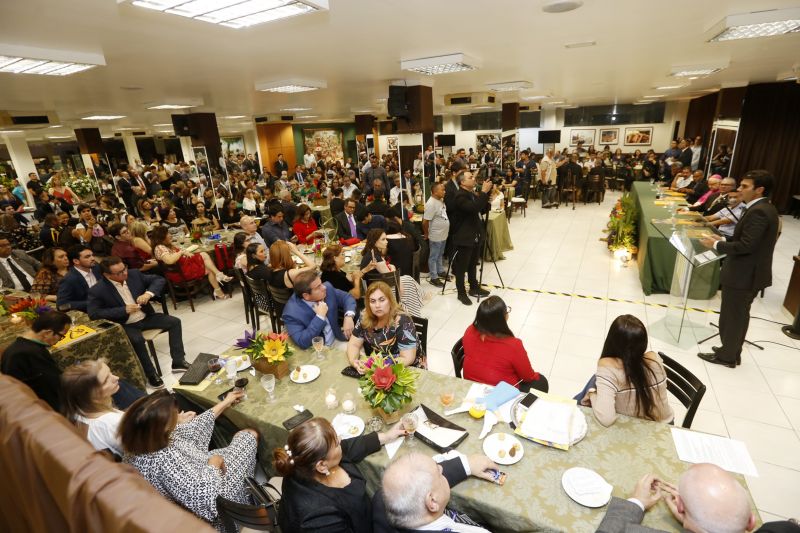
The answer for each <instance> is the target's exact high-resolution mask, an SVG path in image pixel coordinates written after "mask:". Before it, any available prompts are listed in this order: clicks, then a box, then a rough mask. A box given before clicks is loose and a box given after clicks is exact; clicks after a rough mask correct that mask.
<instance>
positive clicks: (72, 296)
mask: <svg viewBox="0 0 800 533" xmlns="http://www.w3.org/2000/svg"><path fill="white" fill-rule="evenodd" d="M92 272H93V273H94V277H95V279H97V281H98V282H99V281H100V280H101V279H103V275H102V274H101V273H100V267H99V266H95V267H94V268H93V269H92ZM88 302H89V285H88V284H87V283H86V279H84V277H83V274H81V273H80V272H78V269H76V268H75V267H72V268H70V269H69V272H67V275H66V276H64V279H62V280H61V283H59V284H58V296H57V297H56V303H57V304H58V306H59V307H61V306H62V305H68V306H69V308H70V309H77V310H79V311H83V312H84V313H85V312H86V307H87V305H88Z"/></svg>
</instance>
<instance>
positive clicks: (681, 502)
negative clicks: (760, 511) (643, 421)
mask: <svg viewBox="0 0 800 533" xmlns="http://www.w3.org/2000/svg"><path fill="white" fill-rule="evenodd" d="M662 498H663V499H664V502H665V503H666V504H667V507H668V508H669V510H670V511H671V512H672V516H674V517H675V520H677V521H678V523H679V524H680V525H681V531H684V532H688V533H706V532H712V531H713V532H725V533H745V532H746V531H752V530H753V529H754V528H755V525H756V517H755V515H753V512H752V510H751V509H750V498H749V496H748V494H747V490H745V488H744V487H742V485H741V484H740V483H738V482H737V481H736V479H734V477H733V476H732V475H731V474H729V473H728V472H726V471H725V470H723V469H721V468H720V467H718V466H716V465H712V464H708V463H699V464H695V465H692V466H690V467H689V469H688V470H686V472H684V473H683V474H682V475H681V478H680V480H679V482H678V486H677V487H676V486H675V485H673V484H672V483H669V482H668V481H665V480H662V479H658V478H656V477H655V476H654V475H653V474H649V475H646V476H644V477H643V478H642V479H640V480H639V482H638V483H637V484H636V487H635V488H634V490H633V494H632V495H631V497H630V498H629V499H627V500H623V499H621V498H617V497H614V498H612V499H611V503H610V504H609V506H608V509H607V510H606V514H605V516H604V518H603V521H602V522H601V523H600V525H599V526H598V528H597V533H625V532H634V531H636V532H638V531H641V532H645V531H647V532H651V533H664V532H663V531H662V530H656V529H651V528H647V527H644V526H640V525H639V524H641V522H642V519H643V518H644V514H645V513H646V512H647V511H648V510H649V509H651V508H652V507H653V506H654V505H655V504H657V503H658V501H659V500H660V499H662ZM798 532H800V527H798V525H797V524H796V523H792V522H791V521H776V522H768V523H765V524H763V525H762V526H761V527H760V528H758V530H757V531H756V533H798Z"/></svg>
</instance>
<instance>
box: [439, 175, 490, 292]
mask: <svg viewBox="0 0 800 533" xmlns="http://www.w3.org/2000/svg"><path fill="white" fill-rule="evenodd" d="M457 181H458V187H459V189H458V192H457V193H456V194H455V197H454V199H453V204H452V205H453V210H452V211H453V215H452V218H453V223H452V225H451V227H453V228H456V230H455V231H454V232H453V235H452V239H453V248H454V249H455V255H454V256H453V273H454V274H455V277H456V287H457V289H458V301H460V302H461V303H462V304H464V305H472V300H470V298H469V296H488V295H489V291H486V290H484V289H481V287H480V284H479V283H478V276H477V268H478V257H479V254H480V252H481V249H482V246H483V240H484V239H485V238H486V233H485V229H484V223H483V221H482V220H481V214H482V213H484V212H486V210H487V208H488V206H489V197H488V194H487V193H488V192H489V191H490V190H491V189H492V182H491V181H490V180H486V181H484V182H483V185H482V186H481V190H480V192H475V177H474V176H473V174H472V172H469V171H465V172H462V173H461V174H459V175H458V178H457ZM449 212H450V209H448V213H449ZM465 273H466V274H467V276H468V277H469V286H470V289H469V295H467V290H466V287H465V285H464V274H465Z"/></svg>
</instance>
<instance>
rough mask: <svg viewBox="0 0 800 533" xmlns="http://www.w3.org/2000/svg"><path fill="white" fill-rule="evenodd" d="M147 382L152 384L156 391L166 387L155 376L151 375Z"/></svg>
mask: <svg viewBox="0 0 800 533" xmlns="http://www.w3.org/2000/svg"><path fill="white" fill-rule="evenodd" d="M147 382H148V383H149V384H150V386H151V387H153V388H154V389H160V388H163V387H164V382H163V381H161V378H160V377H158V376H157V375H155V374H151V375H149V376H147Z"/></svg>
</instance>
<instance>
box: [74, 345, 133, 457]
mask: <svg viewBox="0 0 800 533" xmlns="http://www.w3.org/2000/svg"><path fill="white" fill-rule="evenodd" d="M117 391H119V378H118V377H117V376H115V375H114V374H113V373H112V372H111V369H110V368H108V365H107V364H106V362H105V360H103V359H97V360H87V361H81V362H79V363H77V364H75V365H72V366H70V367H69V368H67V369H66V370H64V373H63V374H61V404H62V411H63V413H64V416H65V417H66V418H67V420H69V421H70V422H72V423H73V424H83V425H85V426H86V429H87V432H86V437H87V438H88V439H89V442H91V443H92V446H94V448H95V449H96V450H100V451H102V450H110V451H112V452H113V453H114V454H116V455H118V456H122V446H120V443H119V435H118V434H117V430H118V429H119V423H120V421H121V420H122V415H123V412H122V411H120V410H119V409H116V408H115V407H114V402H113V400H112V397H113V395H114V394H115V393H116V392H117Z"/></svg>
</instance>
